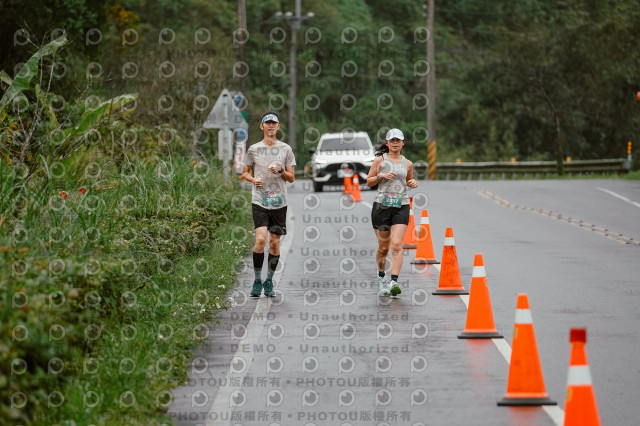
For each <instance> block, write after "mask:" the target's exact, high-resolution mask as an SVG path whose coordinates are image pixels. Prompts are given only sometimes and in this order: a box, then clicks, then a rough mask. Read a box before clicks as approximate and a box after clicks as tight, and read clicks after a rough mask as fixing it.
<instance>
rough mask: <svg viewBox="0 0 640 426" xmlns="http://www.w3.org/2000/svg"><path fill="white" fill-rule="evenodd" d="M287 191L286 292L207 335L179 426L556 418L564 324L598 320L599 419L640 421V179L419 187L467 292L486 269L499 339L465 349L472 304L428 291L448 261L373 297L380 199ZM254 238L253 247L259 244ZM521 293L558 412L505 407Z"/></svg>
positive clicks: (244, 286) (592, 329)
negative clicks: (479, 260)
mask: <svg viewBox="0 0 640 426" xmlns="http://www.w3.org/2000/svg"><path fill="white" fill-rule="evenodd" d="M310 186H311V185H310V181H297V182H296V183H295V184H294V185H293V186H292V187H291V189H290V193H289V194H290V197H289V205H290V207H289V220H290V222H289V223H290V225H289V235H287V236H286V237H285V238H284V239H283V240H282V243H283V247H282V259H283V260H284V262H282V263H283V264H284V265H283V268H281V269H280V270H279V271H278V272H277V273H276V291H277V294H278V296H277V297H276V298H274V299H267V298H265V297H261V298H260V299H252V298H249V297H248V292H249V291H250V289H251V283H252V281H253V271H252V269H251V268H252V266H251V263H250V262H251V261H250V258H247V262H246V268H245V269H244V270H243V272H242V273H241V276H240V279H239V281H238V284H237V286H236V288H235V290H234V292H233V294H234V296H235V298H236V301H237V302H238V306H237V307H236V308H234V309H232V310H229V311H226V312H223V313H222V314H221V317H220V324H219V325H215V324H210V325H209V327H210V329H211V333H210V336H209V338H208V340H207V341H206V343H205V344H204V345H203V346H202V347H199V348H197V349H195V351H194V361H193V366H192V371H191V374H190V380H189V383H186V384H185V385H184V386H182V387H179V388H177V389H175V390H174V392H173V395H174V403H173V404H172V406H171V408H170V414H171V415H172V416H173V417H174V418H175V419H176V422H177V423H178V424H180V425H202V424H205V425H220V426H222V425H225V426H227V425H234V426H239V425H245V426H249V425H269V426H276V425H280V426H285V425H301V426H311V425H317V426H320V425H323V426H324V425H339V426H348V425H352V426H356V425H380V426H382V425H410V426H419V425H422V424H424V425H468V424H474V425H554V424H562V423H561V422H562V416H563V411H562V410H563V408H564V402H565V393H566V381H567V370H568V362H569V352H570V345H569V341H568V338H569V329H570V328H571V327H578V326H580V327H587V333H588V334H587V347H586V348H587V355H588V359H589V364H590V369H591V376H592V378H593V382H594V388H595V393H596V398H597V403H598V409H599V412H600V417H601V420H602V423H603V424H609V425H635V424H637V419H638V418H640V405H639V404H637V401H638V397H639V396H640V366H639V363H640V357H639V356H638V350H639V349H640V310H639V309H638V305H639V304H640V291H639V290H638V289H637V284H638V283H639V281H640V279H639V278H638V277H640V245H639V244H638V242H639V241H640V183H638V182H631V181H629V182H627V181H616V180H541V181H515V182H509V181H469V182H428V181H423V182H420V187H419V188H418V189H417V190H413V191H411V194H410V195H414V196H415V199H416V205H415V206H414V207H415V208H414V214H415V215H416V216H415V217H416V221H417V223H419V221H420V213H421V208H425V207H426V208H427V209H428V212H429V218H430V223H431V231H432V239H433V246H434V251H435V253H436V257H438V258H440V257H441V254H442V244H443V240H444V234H445V229H446V227H452V228H453V231H454V236H455V243H456V250H457V254H458V261H459V264H460V268H461V273H462V282H463V286H464V287H465V288H467V289H469V284H470V281H471V272H472V265H473V258H474V254H475V253H481V254H482V255H483V258H484V262H485V266H486V272H487V283H488V286H489V289H490V295H491V302H492V307H493V315H494V319H495V323H496V328H497V329H498V331H499V332H501V333H502V334H503V335H504V336H505V339H504V340H503V341H501V342H497V341H496V342H497V344H496V343H494V341H492V340H460V339H457V337H456V336H457V335H458V334H459V333H460V332H461V331H462V330H463V328H464V325H465V320H466V306H465V303H464V301H463V299H462V298H461V297H459V296H434V295H432V294H431V292H432V291H433V290H435V289H436V288H437V283H438V274H439V268H438V267H436V266H429V267H420V268H416V267H412V265H411V264H410V260H412V259H413V257H414V256H415V250H405V257H404V259H405V260H404V264H403V268H402V272H401V275H400V285H401V287H402V289H403V293H402V295H401V297H399V298H396V299H389V298H379V297H378V296H376V284H375V270H376V268H375V259H374V256H375V249H376V242H375V236H374V233H373V230H372V228H371V223H370V206H371V202H372V200H373V193H372V192H370V191H363V192H362V198H363V201H362V202H360V203H356V204H354V203H350V202H346V201H345V198H344V197H342V196H341V193H340V192H339V191H334V192H325V193H320V194H313V193H312V190H311V187H310ZM248 237H249V238H251V236H248ZM518 293H527V294H528V296H529V303H530V305H531V311H532V317H533V324H534V328H535V333H536V340H537V345H538V351H539V355H540V361H541V364H542V369H543V372H544V380H545V384H546V390H547V392H548V393H549V396H550V397H551V399H553V400H554V401H556V402H557V403H558V407H555V408H554V407H548V408H546V409H543V408H540V407H532V408H523V407H498V406H497V405H496V401H497V400H498V399H500V398H502V397H503V396H504V394H505V392H506V386H507V377H508V368H509V367H508V362H507V360H506V359H508V351H509V345H510V344H511V336H512V329H513V320H514V314H515V304H516V295H517V294H518Z"/></svg>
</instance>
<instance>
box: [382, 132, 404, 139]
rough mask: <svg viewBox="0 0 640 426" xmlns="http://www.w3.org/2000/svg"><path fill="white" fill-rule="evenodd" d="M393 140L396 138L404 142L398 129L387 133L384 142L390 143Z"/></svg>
mask: <svg viewBox="0 0 640 426" xmlns="http://www.w3.org/2000/svg"><path fill="white" fill-rule="evenodd" d="M393 138H398V139H400V140H401V141H403V140H404V134H403V133H402V130H400V129H391V130H389V131H388V132H387V136H385V137H384V139H385V140H387V141H390V140H391V139H393Z"/></svg>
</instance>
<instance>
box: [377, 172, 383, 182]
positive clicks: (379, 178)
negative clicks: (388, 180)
mask: <svg viewBox="0 0 640 426" xmlns="http://www.w3.org/2000/svg"><path fill="white" fill-rule="evenodd" d="M376 179H378V181H380V182H382V180H383V179H384V178H382V177H380V173H378V174H377V175H376Z"/></svg>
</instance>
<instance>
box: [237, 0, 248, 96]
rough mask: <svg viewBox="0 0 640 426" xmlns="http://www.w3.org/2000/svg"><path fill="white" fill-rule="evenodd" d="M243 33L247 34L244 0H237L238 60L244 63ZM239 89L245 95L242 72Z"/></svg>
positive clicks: (245, 87)
mask: <svg viewBox="0 0 640 426" xmlns="http://www.w3.org/2000/svg"><path fill="white" fill-rule="evenodd" d="M245 34H247V6H246V3H245V0H238V49H239V53H240V60H241V61H242V62H244V63H246V62H247V53H246V46H245V44H246V43H247V41H248V40H247V38H245ZM240 91H241V92H242V94H243V95H244V96H245V97H247V77H246V74H244V73H243V74H242V76H241V77H240Z"/></svg>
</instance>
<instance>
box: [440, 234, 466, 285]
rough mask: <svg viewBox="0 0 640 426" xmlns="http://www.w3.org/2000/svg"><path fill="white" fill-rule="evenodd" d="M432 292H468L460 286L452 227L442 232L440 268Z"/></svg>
mask: <svg viewBox="0 0 640 426" xmlns="http://www.w3.org/2000/svg"><path fill="white" fill-rule="evenodd" d="M433 294H469V292H468V291H467V290H465V289H464V287H462V279H461V278H460V268H459V267H458V255H457V254H456V243H455V241H454V240H453V229H451V228H447V231H446V232H445V234H444V246H443V247H442V269H441V270H440V278H439V279H438V289H437V290H436V291H434V292H433Z"/></svg>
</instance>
